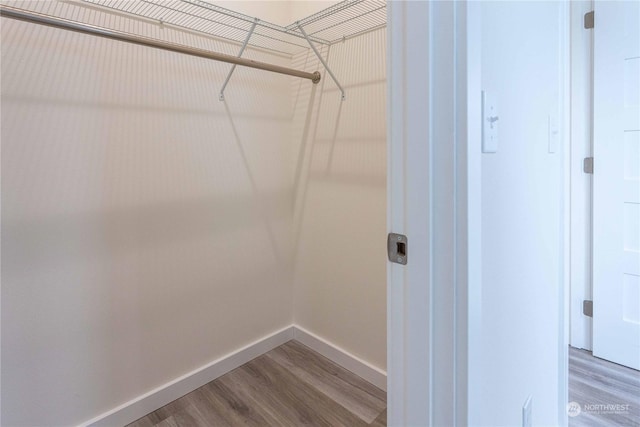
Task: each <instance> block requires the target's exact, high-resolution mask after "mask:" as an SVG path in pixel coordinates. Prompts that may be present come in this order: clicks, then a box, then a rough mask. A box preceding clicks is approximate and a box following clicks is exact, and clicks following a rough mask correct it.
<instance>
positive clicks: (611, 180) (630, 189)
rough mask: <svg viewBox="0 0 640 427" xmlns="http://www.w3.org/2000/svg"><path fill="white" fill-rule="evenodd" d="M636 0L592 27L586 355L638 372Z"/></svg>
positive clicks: (616, 5)
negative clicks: (589, 334) (589, 332)
mask: <svg viewBox="0 0 640 427" xmlns="http://www.w3.org/2000/svg"><path fill="white" fill-rule="evenodd" d="M639 26H640V2H638V1H620V2H618V1H615V2H609V1H598V2H596V4H595V28H594V30H593V31H594V34H593V35H594V93H593V94H594V96H593V102H594V129H593V137H594V140H593V141H594V147H593V148H594V150H593V152H594V177H593V179H594V181H593V185H594V187H593V310H594V312H593V354H594V355H595V356H597V357H601V358H603V359H607V360H611V361H613V362H616V363H619V364H622V365H626V366H629V367H632V368H635V369H640V185H639V183H640V180H639V176H640V109H639V104H640V30H639Z"/></svg>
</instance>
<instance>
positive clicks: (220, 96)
mask: <svg viewBox="0 0 640 427" xmlns="http://www.w3.org/2000/svg"><path fill="white" fill-rule="evenodd" d="M258 21H259V19H258V18H255V19H254V21H253V25H251V29H250V30H249V32H248V33H247V37H246V38H245V39H244V43H242V47H241V48H240V52H238V58H240V57H241V56H242V54H243V53H244V50H245V48H246V47H247V44H248V43H249V39H250V38H251V35H252V34H253V30H255V29H256V25H258ZM235 70H236V64H233V66H232V67H231V70H230V71H229V74H227V78H226V79H225V80H224V83H223V84H222V88H221V89H220V95H218V99H219V100H220V101H224V90H225V89H226V87H227V84H228V83H229V80H231V75H232V74H233V72H234V71H235Z"/></svg>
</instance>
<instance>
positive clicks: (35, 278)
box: [0, 2, 293, 425]
mask: <svg viewBox="0 0 640 427" xmlns="http://www.w3.org/2000/svg"><path fill="white" fill-rule="evenodd" d="M39 3H41V4H43V5H44V6H43V7H46V6H47V5H46V3H47V2H39ZM92 13H94V15H95V16H96V19H98V15H99V13H97V12H95V11H94V12H92ZM92 16H93V15H92ZM131 25H139V26H140V28H138V29H137V30H135V32H138V33H140V34H147V33H149V32H154V31H156V32H157V31H158V29H157V28H155V29H154V28H151V27H154V25H152V24H149V23H146V22H142V21H140V22H138V21H135V22H132V23H131ZM145 26H148V27H149V28H146V27H145ZM138 30H139V31H138ZM128 31H132V29H131V28H128ZM162 37H163V38H164V39H166V40H169V41H180V42H181V43H185V44H191V45H195V46H199V47H203V48H207V49H212V50H216V51H220V52H225V53H233V52H236V51H237V48H238V47H237V46H235V45H232V44H227V43H223V42H220V41H216V40H213V39H208V38H198V37H197V36H195V35H193V34H188V33H181V32H179V31H176V30H171V29H169V28H165V29H164V30H162ZM1 49H2V51H1V54H2V64H1V65H2V70H1V71H2V81H1V103H2V104H1V107H2V116H1V118H0V120H1V123H0V132H1V135H0V136H1V141H2V159H1V162H2V164H1V168H2V380H3V414H2V416H3V419H2V422H3V424H6V425H51V424H56V425H76V424H78V423H80V422H83V421H85V420H86V419H88V418H91V417H93V416H95V415H96V414H99V413H101V412H104V411H106V410H109V409H111V408H114V407H116V406H118V405H120V404H122V403H124V402H126V401H128V400H129V399H132V398H134V397H136V396H140V395H141V394H143V393H146V392H148V391H149V390H151V389H153V388H155V387H157V386H159V385H161V384H164V383H165V382H166V381H169V380H172V379H174V378H177V377H179V376H180V375H182V374H184V373H185V372H189V371H190V370H192V369H195V368H197V367H200V366H203V365H204V364H206V363H209V362H210V361H212V360H214V359H216V358H218V357H221V356H223V355H225V354H226V353H228V352H230V351H232V350H235V349H238V348H241V347H243V346H244V345H246V344H247V343H248V342H251V341H253V340H255V339H258V338H260V337H262V336H264V335H266V334H268V333H271V332H272V331H274V330H277V329H279V328H282V327H284V326H286V325H289V324H290V323H291V311H290V310H291V309H290V307H289V306H288V305H287V307H286V308H284V309H283V307H282V301H290V298H291V296H290V295H291V284H290V280H289V278H290V276H289V275H288V274H289V273H288V272H290V270H291V268H290V266H289V265H287V264H290V260H289V258H288V257H285V256H284V255H283V254H286V253H287V252H288V251H290V248H291V231H290V230H291V221H292V208H291V206H292V204H293V197H292V192H291V186H292V180H291V175H290V173H289V171H288V169H287V168H286V167H283V165H287V164H289V161H290V142H289V139H290V133H289V131H290V125H289V123H290V119H291V104H290V99H289V97H287V96H283V94H286V93H288V92H289V89H290V86H289V85H290V78H289V77H285V76H280V75H277V74H272V73H266V72H263V71H259V70H251V69H242V68H240V67H238V69H237V70H236V71H235V73H234V75H233V78H232V79H231V82H230V84H229V86H228V87H227V90H226V99H227V103H226V104H224V103H221V102H219V101H218V96H217V94H218V91H219V89H220V85H221V84H222V82H223V81H224V78H225V77H226V75H227V72H228V71H229V69H230V67H231V66H230V65H229V64H224V63H216V62H212V61H209V60H205V59H201V58H193V57H188V56H184V55H180V54H175V53H171V52H165V51H160V50H156V49H151V48H145V47H141V46H136V45H130V44H126V43H121V42H117V41H112V40H106V39H100V38H95V37H91V36H87V35H83V34H76V33H71V32H65V31H63V30H56V29H52V28H47V27H42V26H37V25H33V24H27V23H24V22H18V21H12V20H6V19H3V22H2V45H1ZM246 56H247V57H248V58H251V59H255V60H259V61H265V62H271V63H276V64H279V65H283V66H289V59H287V58H283V57H281V56H278V55H270V54H267V53H265V52H261V51H256V50H251V49H248V50H247V51H246ZM203 325H206V326H203ZM60 384H64V385H65V386H64V387H62V388H61V387H60ZM34 390H37V393H34ZM25 402H29V404H28V405H26V404H25Z"/></svg>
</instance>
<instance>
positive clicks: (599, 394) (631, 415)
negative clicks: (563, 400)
mask: <svg viewBox="0 0 640 427" xmlns="http://www.w3.org/2000/svg"><path fill="white" fill-rule="evenodd" d="M569 401H570V402H577V403H579V404H580V405H581V409H582V412H580V414H579V415H577V416H576V417H569V426H570V427H583V426H584V427H586V426H603V427H606V426H640V372H639V371H636V370H634V369H631V368H627V367H625V366H621V365H617V364H615V363H612V362H608V361H606V360H603V359H599V358H597V357H593V356H592V355H591V352H588V351H585V350H578V349H575V348H570V349H569ZM594 405H595V406H594ZM597 405H605V406H597ZM606 405H628V406H624V407H623V409H622V410H615V408H611V407H607V406H606Z"/></svg>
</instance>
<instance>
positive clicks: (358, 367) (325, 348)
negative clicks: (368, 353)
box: [293, 325, 387, 391]
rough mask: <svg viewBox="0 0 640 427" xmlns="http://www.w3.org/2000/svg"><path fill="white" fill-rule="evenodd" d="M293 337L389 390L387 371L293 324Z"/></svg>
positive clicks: (380, 387)
mask: <svg viewBox="0 0 640 427" xmlns="http://www.w3.org/2000/svg"><path fill="white" fill-rule="evenodd" d="M293 330H294V333H293V338H294V339H295V340H296V341H299V342H301V343H302V344H304V345H306V346H307V347H309V348H311V349H312V350H315V351H317V352H318V353H320V354H321V355H323V356H324V357H326V358H327V359H329V360H331V361H332V362H334V363H336V364H338V365H340V366H342V367H343V368H345V369H347V370H349V371H351V372H353V373H354V374H356V375H358V376H359V377H361V378H364V379H365V380H367V381H369V382H370V383H371V384H373V385H375V386H376V387H378V388H379V389H382V390H384V391H386V390H387V373H386V372H385V371H383V370H381V369H379V368H376V367H375V366H373V365H371V364H369V363H367V362H365V361H364V360H362V359H359V358H358V357H356V356H354V355H352V354H350V353H349V352H348V351H346V350H343V349H342V348H340V347H338V346H337V345H335V344H333V343H331V342H329V341H327V340H325V339H323V338H320V337H319V336H317V335H315V334H313V333H311V332H309V331H307V330H305V329H304V328H301V327H300V326H297V325H294V326H293Z"/></svg>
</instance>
